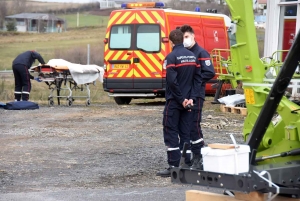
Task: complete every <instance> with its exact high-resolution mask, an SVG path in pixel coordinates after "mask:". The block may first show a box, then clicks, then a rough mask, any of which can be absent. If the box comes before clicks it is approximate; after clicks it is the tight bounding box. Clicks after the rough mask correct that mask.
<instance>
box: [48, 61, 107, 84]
mask: <svg viewBox="0 0 300 201" xmlns="http://www.w3.org/2000/svg"><path fill="white" fill-rule="evenodd" d="M47 64H48V65H49V66H52V67H55V66H67V67H68V68H69V71H70V74H71V75H72V78H73V80H74V81H75V82H76V83H77V84H87V83H91V82H94V81H96V80H97V79H99V81H100V82H101V83H102V82H103V75H104V69H103V68H102V67H100V66H97V65H81V64H74V63H71V62H68V61H66V60H63V59H50V60H49V61H48V63H47Z"/></svg>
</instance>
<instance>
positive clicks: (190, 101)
mask: <svg viewBox="0 0 300 201" xmlns="http://www.w3.org/2000/svg"><path fill="white" fill-rule="evenodd" d="M186 104H187V105H191V106H194V101H193V99H189V100H188V102H187V103H186Z"/></svg>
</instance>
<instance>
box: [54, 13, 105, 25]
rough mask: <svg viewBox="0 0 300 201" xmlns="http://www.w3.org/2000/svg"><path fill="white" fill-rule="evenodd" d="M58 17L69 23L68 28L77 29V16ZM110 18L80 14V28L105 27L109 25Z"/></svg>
mask: <svg viewBox="0 0 300 201" xmlns="http://www.w3.org/2000/svg"><path fill="white" fill-rule="evenodd" d="M58 17H60V18H62V19H65V20H66V21H67V27H68V28H74V27H77V14H67V15H58ZM108 18H109V16H98V15H90V14H88V13H79V27H88V26H96V27H98V26H99V27H103V26H106V25H107V22H108Z"/></svg>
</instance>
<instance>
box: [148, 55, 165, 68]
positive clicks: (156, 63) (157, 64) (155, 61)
mask: <svg viewBox="0 0 300 201" xmlns="http://www.w3.org/2000/svg"><path fill="white" fill-rule="evenodd" d="M148 56H149V58H150V60H151V61H152V62H153V63H154V65H156V66H157V67H158V69H160V70H161V69H162V64H160V63H159V62H158V61H157V59H156V58H155V57H154V56H153V55H152V54H148Z"/></svg>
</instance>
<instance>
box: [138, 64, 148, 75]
mask: <svg viewBox="0 0 300 201" xmlns="http://www.w3.org/2000/svg"><path fill="white" fill-rule="evenodd" d="M137 68H138V69H139V70H140V71H142V73H143V75H144V76H145V77H151V75H150V74H149V73H148V72H147V71H146V70H145V68H143V66H142V65H141V64H139V65H138V66H137Z"/></svg>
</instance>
